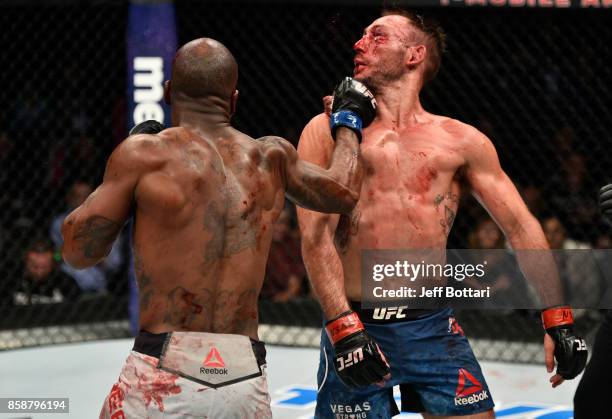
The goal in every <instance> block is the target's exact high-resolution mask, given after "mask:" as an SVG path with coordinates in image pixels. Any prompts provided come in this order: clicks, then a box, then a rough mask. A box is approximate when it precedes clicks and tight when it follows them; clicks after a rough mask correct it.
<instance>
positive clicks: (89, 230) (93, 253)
mask: <svg viewBox="0 0 612 419" xmlns="http://www.w3.org/2000/svg"><path fill="white" fill-rule="evenodd" d="M120 230H121V225H119V224H118V223H116V222H115V221H113V220H109V219H108V218H106V217H102V216H101V215H93V216H91V217H89V218H88V219H87V220H85V223H84V224H83V225H82V226H81V227H80V228H79V229H78V231H77V232H76V233H75V234H74V239H75V241H76V242H77V243H79V244H80V247H81V250H82V251H83V255H85V257H87V258H90V259H96V258H101V257H104V256H106V255H107V254H108V252H109V251H110V249H111V247H112V245H113V242H114V241H115V239H116V238H117V234H119V231H120Z"/></svg>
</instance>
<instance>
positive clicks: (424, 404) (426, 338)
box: [395, 311, 494, 417]
mask: <svg viewBox="0 0 612 419" xmlns="http://www.w3.org/2000/svg"><path fill="white" fill-rule="evenodd" d="M417 326H418V327H417ZM396 333H397V334H398V336H400V337H402V338H404V340H405V343H404V344H405V346H406V347H407V348H410V350H409V351H402V352H400V353H398V354H397V356H398V359H397V360H395V362H400V363H401V365H402V373H403V374H402V382H403V383H406V385H407V386H409V387H410V388H411V389H412V392H415V393H416V394H417V395H418V401H419V402H420V403H419V405H418V406H417V405H414V406H411V405H410V403H409V402H410V400H412V399H411V398H410V397H404V395H403V394H402V409H403V410H406V411H425V412H427V413H428V414H430V415H432V417H445V416H448V417H452V416H454V415H457V416H462V417H469V415H477V414H484V413H486V412H488V411H490V410H491V409H492V408H493V406H494V404H493V400H492V396H491V394H490V391H489V388H488V386H487V383H486V381H485V379H484V376H483V374H482V370H481V368H480V365H479V364H478V361H477V360H476V357H475V356H474V353H473V352H472V349H471V347H470V345H469V343H468V341H467V339H466V338H465V337H464V336H463V331H462V330H461V328H460V327H459V325H458V323H457V322H456V320H455V318H454V316H453V314H452V312H451V311H442V312H440V313H437V314H435V315H432V316H430V317H427V318H424V319H419V320H418V321H417V322H415V323H414V324H412V325H411V326H410V327H408V326H406V327H404V328H402V329H398V330H396ZM400 389H401V390H402V393H403V392H404V390H409V389H408V388H407V389H402V386H400ZM404 400H406V403H404ZM477 417H478V416H477ZM483 417H487V416H486V415H485V416H483Z"/></svg>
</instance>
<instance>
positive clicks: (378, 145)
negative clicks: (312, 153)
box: [361, 132, 465, 196]
mask: <svg viewBox="0 0 612 419" xmlns="http://www.w3.org/2000/svg"><path fill="white" fill-rule="evenodd" d="M374 134H375V135H373V136H371V137H369V138H367V139H366V141H364V144H363V145H362V148H361V152H362V157H363V163H364V173H365V177H364V189H365V190H366V192H367V191H369V190H373V191H375V192H390V193H398V194H405V193H407V194H411V195H415V196H419V195H427V194H430V193H432V192H434V191H440V190H448V189H449V188H450V186H451V185H452V183H453V182H454V181H455V180H456V177H457V176H456V175H457V173H458V172H459V170H460V169H461V167H462V166H463V165H464V163H465V160H464V159H463V157H462V155H461V151H460V149H459V148H458V146H457V145H456V144H455V143H454V142H453V141H452V139H450V138H446V137H444V136H440V137H436V136H435V134H429V135H427V134H422V133H420V134H413V135H411V134H410V133H406V134H403V135H398V134H396V133H395V132H386V133H378V135H376V133H374Z"/></svg>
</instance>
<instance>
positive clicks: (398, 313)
mask: <svg viewBox="0 0 612 419" xmlns="http://www.w3.org/2000/svg"><path fill="white" fill-rule="evenodd" d="M349 305H350V306H351V310H353V311H354V312H355V313H357V314H358V315H359V319H360V320H361V321H362V322H363V323H375V324H389V323H401V322H409V321H412V320H419V319H423V318H425V317H429V316H431V315H433V314H436V313H439V312H440V311H441V310H440V309H435V310H433V309H414V308H413V309H409V308H408V306H395V307H376V308H363V307H361V302H359V301H349Z"/></svg>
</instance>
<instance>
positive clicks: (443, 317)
mask: <svg viewBox="0 0 612 419" xmlns="http://www.w3.org/2000/svg"><path fill="white" fill-rule="evenodd" d="M354 50H355V54H356V55H355V61H354V62H355V68H354V77H355V78H356V79H357V80H360V81H363V82H364V84H366V85H367V86H368V87H369V88H370V89H371V90H372V92H373V93H374V97H375V98H376V100H377V103H378V109H377V116H376V118H375V119H374V122H373V123H372V124H371V125H370V126H369V127H368V128H367V129H365V130H364V132H363V142H362V145H361V154H362V159H363V164H364V172H365V174H364V180H363V185H362V189H361V199H360V201H359V202H358V204H357V206H356V207H355V209H354V210H353V211H352V212H351V214H349V215H340V216H338V215H326V214H320V213H316V212H313V211H310V210H305V209H298V218H299V222H300V229H301V232H302V250H303V258H304V262H305V264H306V268H307V270H308V273H309V276H310V279H311V282H312V285H313V288H314V291H315V293H316V294H317V296H318V298H319V300H320V302H321V306H322V308H323V311H324V314H325V317H326V319H327V320H328V321H327V322H326V328H325V329H326V330H325V331H324V333H323V334H322V338H321V363H320V367H319V392H318V397H317V407H316V417H317V418H345V417H358V418H388V417H391V416H393V415H394V414H397V413H398V412H397V407H396V405H395V402H394V399H393V394H392V387H393V386H394V385H399V386H400V390H401V393H402V410H405V411H416V412H421V413H422V414H423V416H424V417H426V418H431V417H436V418H438V417H447V418H448V417H456V416H460V417H462V418H463V417H469V418H490V417H493V401H492V396H491V394H490V392H489V389H488V387H487V384H486V382H485V380H484V378H483V376H482V372H481V369H480V366H479V365H478V362H477V360H476V358H475V357H474V354H473V353H472V350H471V348H470V346H469V343H468V341H467V339H466V338H465V337H464V336H463V332H462V330H461V328H460V327H459V325H458V324H457V323H456V321H455V319H454V316H453V313H452V310H451V309H450V308H449V309H442V310H435V311H425V310H406V307H403V309H402V310H399V309H398V310H397V315H396V316H395V317H392V316H385V317H391V318H390V319H385V320H378V319H376V318H374V316H373V310H365V309H362V308H361V305H360V301H361V281H360V279H361V271H360V269H361V267H360V251H361V250H362V249H445V248H446V242H447V236H448V233H449V231H450V229H451V227H452V224H453V220H454V218H455V213H456V212H457V206H458V202H459V197H460V194H461V193H462V191H461V185H466V186H467V187H468V188H469V189H470V191H471V193H473V194H474V195H475V196H476V197H477V199H478V200H479V201H480V202H481V203H482V205H484V206H485V207H486V209H487V210H488V211H489V212H490V214H491V215H492V216H493V218H494V219H495V220H496V222H497V223H498V224H499V226H500V227H501V228H502V229H503V230H504V233H505V234H506V237H507V238H508V240H509V241H510V243H511V244H512V246H513V247H514V248H515V249H546V248H547V244H546V239H545V237H544V234H543V232H542V229H541V228H540V225H539V224H538V222H537V221H536V219H535V218H534V217H533V216H532V215H531V214H530V213H529V211H528V209H527V207H526V206H525V204H524V203H523V201H522V199H521V198H520V196H519V194H518V193H517V190H516V189H515V187H514V185H513V184H512V182H511V181H510V179H509V178H508V177H507V176H506V174H505V173H504V171H503V170H502V168H501V167H500V164H499V160H498V157H497V154H496V152H495V148H494V147H493V145H492V143H491V141H490V140H489V139H488V138H487V137H486V136H484V135H483V134H482V133H480V132H479V131H477V130H476V129H475V128H473V127H471V126H469V125H466V124H463V123H461V122H459V121H456V120H453V119H450V118H447V117H442V116H438V115H433V114H431V113H429V112H427V111H425V110H424V109H423V108H422V106H421V104H420V101H419V92H420V91H421V89H422V87H423V85H424V84H425V83H426V82H427V81H429V80H431V79H432V78H433V77H434V76H435V75H436V73H437V71H438V68H439V66H440V60H441V55H442V52H443V50H444V34H443V32H442V31H441V29H440V28H439V27H438V26H436V25H435V24H433V23H431V22H429V21H427V20H424V19H423V18H421V17H420V16H417V15H413V14H410V13H407V12H405V11H389V12H386V13H384V14H383V16H382V17H380V18H379V19H377V20H375V21H374V22H373V23H372V24H371V25H369V26H368V27H367V28H366V29H365V31H364V33H363V36H362V38H361V39H360V40H359V41H357V43H356V44H355V45H354ZM333 150H334V142H333V141H332V138H331V136H330V130H329V123H328V116H326V115H325V114H321V115H318V116H316V117H314V118H313V119H312V120H311V121H310V122H309V123H308V125H307V126H306V127H305V128H304V131H303V133H302V136H301V138H300V143H299V146H298V153H299V155H300V157H301V158H303V159H304V160H307V161H310V162H312V163H315V164H318V165H320V166H322V167H327V165H328V164H329V162H330V159H331V158H332V153H333ZM527 259H529V258H527ZM519 263H520V265H521V268H522V270H523V272H524V273H525V274H526V276H527V277H528V278H529V280H530V281H531V283H532V284H534V286H535V287H536V289H537V290H538V292H539V293H540V296H541V297H542V296H544V297H545V298H543V301H544V307H551V306H555V307H554V308H548V309H546V310H544V311H543V315H542V319H543V323H544V327H545V329H546V334H545V338H544V347H545V353H546V366H547V369H548V372H552V371H553V368H554V359H553V353H554V356H555V357H556V359H557V374H555V375H554V376H553V377H552V378H551V380H550V381H551V383H552V384H553V387H554V386H557V385H559V384H560V383H561V382H562V381H563V380H564V379H567V378H573V377H575V376H576V375H578V374H579V373H580V372H581V371H582V369H583V368H584V364H585V361H586V346H584V342H583V341H582V340H581V339H578V338H576V337H575V336H574V333H573V330H572V325H573V321H572V311H571V309H570V308H569V307H567V306H556V305H557V304H562V301H561V294H560V292H559V286H558V277H557V275H556V269H555V268H554V262H553V260H552V257H551V258H541V259H540V260H539V261H538V264H539V265H540V266H545V267H546V268H548V269H546V271H548V272H552V273H553V274H552V275H549V276H545V275H541V274H540V271H539V269H537V267H535V266H534V264H533V263H529V260H526V259H524V258H522V257H521V256H520V255H519ZM400 313H401V315H400ZM325 332H326V333H325ZM377 348H380V350H377ZM381 352H382V355H381ZM387 363H388V365H389V366H390V370H391V378H390V379H389V380H386V381H385V380H384V379H385V378H386V374H387ZM332 366H333V367H332ZM373 383H377V384H378V386H376V385H371V384H373ZM351 415H352V416H351Z"/></svg>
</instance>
